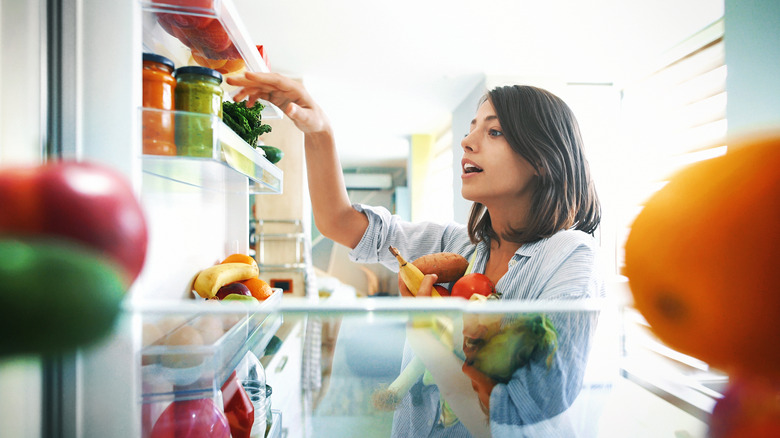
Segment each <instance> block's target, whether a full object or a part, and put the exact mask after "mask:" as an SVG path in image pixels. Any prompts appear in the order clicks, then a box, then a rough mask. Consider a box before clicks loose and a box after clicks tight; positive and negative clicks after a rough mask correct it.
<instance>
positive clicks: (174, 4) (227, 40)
mask: <svg viewBox="0 0 780 438" xmlns="http://www.w3.org/2000/svg"><path fill="white" fill-rule="evenodd" d="M141 7H142V11H143V25H144V31H143V35H144V40H143V44H144V51H148V52H152V53H157V54H159V55H163V56H165V57H167V58H169V59H171V60H172V61H173V62H174V64H175V65H176V67H182V66H186V65H201V66H203V67H208V68H212V69H214V70H217V71H219V72H220V73H222V74H223V75H231V76H232V75H243V74H244V72H245V71H251V72H269V71H270V70H269V68H268V64H267V62H266V61H265V59H264V58H263V56H261V54H260V51H259V49H258V46H256V45H254V44H252V43H251V42H250V41H251V39H250V37H249V32H248V31H247V30H246V29H245V27H244V25H243V22H242V21H241V20H240V19H239V18H238V12H237V10H236V8H235V6H234V5H233V2H232V0H198V1H184V0H142V1H141ZM223 88H224V89H225V91H226V92H227V93H226V94H229V95H233V94H235V88H234V87H232V86H230V85H227V84H224V83H223ZM263 104H264V105H265V108H264V109H263V112H262V116H263V117H265V118H269V119H279V118H282V117H283V114H284V113H282V111H281V110H280V109H279V108H277V107H276V106H274V105H273V104H271V103H269V102H266V101H263Z"/></svg>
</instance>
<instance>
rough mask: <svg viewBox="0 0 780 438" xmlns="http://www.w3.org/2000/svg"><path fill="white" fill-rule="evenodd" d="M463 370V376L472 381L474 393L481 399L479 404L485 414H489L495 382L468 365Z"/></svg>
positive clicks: (464, 365)
mask: <svg viewBox="0 0 780 438" xmlns="http://www.w3.org/2000/svg"><path fill="white" fill-rule="evenodd" d="M461 370H462V371H463V374H465V375H466V376H467V377H468V378H469V379H471V387H472V388H474V391H476V392H477V397H479V403H480V404H481V405H482V407H483V408H484V410H485V413H486V414H489V413H490V393H491V392H493V387H495V386H496V382H495V380H493V379H491V378H490V377H488V376H486V375H485V374H483V373H482V372H481V371H479V370H478V369H476V368H474V367H472V366H469V365H467V364H466V363H464V364H463V367H462V368H461Z"/></svg>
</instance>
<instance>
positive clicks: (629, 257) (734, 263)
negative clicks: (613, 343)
mask: <svg viewBox="0 0 780 438" xmlns="http://www.w3.org/2000/svg"><path fill="white" fill-rule="evenodd" d="M779 217H780V134H775V135H774V136H764V137H753V138H746V139H743V140H742V141H740V142H737V143H733V142H732V143H729V149H728V152H727V153H726V154H725V155H723V156H720V157H717V158H712V159H709V160H706V161H702V162H698V163H695V164H693V165H690V166H688V167H687V168H685V169H683V170H681V171H680V172H678V173H677V174H675V175H673V176H672V177H671V178H670V180H669V182H668V184H666V185H665V186H664V187H663V188H662V189H661V190H659V191H658V192H656V193H655V194H654V195H653V196H651V197H650V199H649V200H648V201H647V202H646V204H645V206H644V208H643V210H642V211H641V212H640V214H639V215H638V216H637V218H636V220H635V221H634V223H633V225H632V226H631V232H630V234H629V236H628V240H627V241H626V245H625V271H624V273H625V275H626V276H627V277H628V282H629V287H630V289H631V293H632V295H633V297H634V305H635V307H636V308H637V310H638V311H639V312H640V313H641V314H642V315H643V316H644V317H645V319H646V320H647V322H648V323H649V324H650V326H651V329H652V331H653V332H654V333H655V334H656V335H657V336H658V338H659V339H661V340H662V341H663V342H665V343H666V344H668V345H669V346H670V347H672V348H674V349H676V350H678V351H680V352H682V353H685V354H688V355H690V356H693V357H696V358H699V359H701V360H703V361H704V362H707V363H709V364H710V365H711V366H713V367H715V368H719V369H721V370H724V371H727V372H733V371H739V372H742V373H744V374H748V375H750V374H753V375H765V376H774V377H780V366H779V365H778V364H780V348H777V340H778V339H780V323H778V321H780V276H778V274H777V268H778V260H780V227H779V226H778V218H779Z"/></svg>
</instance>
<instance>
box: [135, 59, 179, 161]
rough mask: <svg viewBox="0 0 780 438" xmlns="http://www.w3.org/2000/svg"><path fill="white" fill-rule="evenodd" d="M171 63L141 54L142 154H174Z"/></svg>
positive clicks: (174, 80) (174, 79) (174, 81)
mask: <svg viewBox="0 0 780 438" xmlns="http://www.w3.org/2000/svg"><path fill="white" fill-rule="evenodd" d="M173 69H174V64H173V61H171V60H170V59H168V58H166V57H164V56H162V55H157V54H155V53H144V54H143V107H144V111H143V116H142V117H141V124H142V126H143V128H142V129H143V153H144V154H149V155H176V143H175V134H174V114H173V110H174V89H175V88H176V78H174V77H173Z"/></svg>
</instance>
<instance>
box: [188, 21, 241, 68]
mask: <svg viewBox="0 0 780 438" xmlns="http://www.w3.org/2000/svg"><path fill="white" fill-rule="evenodd" d="M183 30H184V31H185V32H186V34H187V38H188V39H189V42H190V43H192V45H191V46H190V48H191V49H193V50H197V51H199V52H201V53H203V54H204V55H205V56H206V57H208V58H210V59H229V58H228V57H227V56H223V55H221V54H220V52H222V51H223V50H228V49H229V48H230V46H231V45H232V44H233V42H232V41H231V40H230V35H228V33H227V32H226V31H225V28H224V27H223V26H222V23H220V22H219V20H213V21H211V22H210V23H208V24H207V25H206V26H204V27H199V28H186V29H183ZM226 55H227V54H226Z"/></svg>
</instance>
